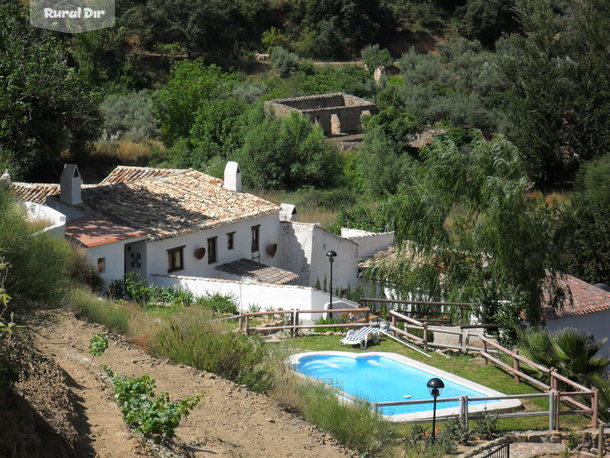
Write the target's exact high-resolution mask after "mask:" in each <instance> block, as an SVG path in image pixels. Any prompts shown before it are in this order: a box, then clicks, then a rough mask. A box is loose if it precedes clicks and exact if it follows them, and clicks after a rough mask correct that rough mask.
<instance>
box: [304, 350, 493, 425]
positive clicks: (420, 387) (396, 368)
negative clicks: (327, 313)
mask: <svg viewBox="0 0 610 458" xmlns="http://www.w3.org/2000/svg"><path fill="white" fill-rule="evenodd" d="M294 368H295V369H296V370H297V371H298V372H300V373H301V374H303V375H306V376H308V377H311V378H314V379H318V380H321V381H323V382H326V383H328V384H330V385H333V386H336V387H337V388H339V389H340V390H342V391H344V392H345V393H348V394H350V395H352V396H355V397H357V398H360V399H366V400H367V401H369V402H394V401H408V400H417V399H431V396H430V393H429V392H428V389H427V387H426V384H427V383H428V380H430V378H432V377H437V376H436V375H434V374H431V373H429V372H426V371H424V370H421V369H416V368H413V367H411V366H408V365H407V364H404V363H401V362H399V361H395V360H394V359H391V358H388V357H386V356H381V355H370V356H359V357H356V358H353V357H349V356H337V355H320V354H317V355H311V356H301V357H300V358H299V360H298V363H297V364H295V365H294ZM440 378H441V379H442V377H440ZM443 382H444V383H445V388H444V389H443V392H442V394H441V398H453V397H458V396H469V397H482V396H485V394H483V393H481V392H479V391H476V390H473V389H471V388H467V387H466V386H463V385H460V384H458V383H455V382H451V381H448V380H446V379H443ZM494 402H497V401H475V402H470V403H469V404H470V405H476V404H492V403H494ZM458 404H459V403H458V402H442V403H439V404H438V408H439V409H445V408H451V407H458ZM379 410H380V411H381V412H382V413H383V414H384V415H400V414H408V413H414V412H422V411H427V410H432V404H416V405H406V406H395V407H394V406H393V407H384V408H380V409H379Z"/></svg>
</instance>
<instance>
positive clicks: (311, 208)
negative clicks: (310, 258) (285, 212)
mask: <svg viewBox="0 0 610 458" xmlns="http://www.w3.org/2000/svg"><path fill="white" fill-rule="evenodd" d="M252 192H253V193H254V194H256V195H257V196H259V197H260V198H262V199H265V200H268V201H270V202H273V203H275V204H278V205H279V204H281V203H287V204H294V205H296V207H297V212H298V214H299V219H298V220H299V221H300V222H302V223H320V225H321V226H322V227H325V228H328V226H329V225H330V224H332V223H334V222H335V221H336V220H337V210H331V209H328V208H324V207H322V206H320V205H318V204H317V202H316V198H315V192H307V191H296V192H290V191H252Z"/></svg>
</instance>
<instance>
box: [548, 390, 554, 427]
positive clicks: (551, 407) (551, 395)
mask: <svg viewBox="0 0 610 458" xmlns="http://www.w3.org/2000/svg"><path fill="white" fill-rule="evenodd" d="M549 431H555V391H554V390H549Z"/></svg>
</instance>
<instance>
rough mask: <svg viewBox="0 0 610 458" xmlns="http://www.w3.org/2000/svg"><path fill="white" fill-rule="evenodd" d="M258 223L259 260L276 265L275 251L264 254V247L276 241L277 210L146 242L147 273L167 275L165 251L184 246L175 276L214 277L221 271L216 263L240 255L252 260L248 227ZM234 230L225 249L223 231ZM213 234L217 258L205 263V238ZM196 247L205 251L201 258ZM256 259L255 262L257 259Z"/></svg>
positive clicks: (277, 236)
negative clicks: (272, 254)
mask: <svg viewBox="0 0 610 458" xmlns="http://www.w3.org/2000/svg"><path fill="white" fill-rule="evenodd" d="M257 224H260V232H259V241H260V243H259V246H260V262H262V263H263V264H268V265H271V266H277V265H278V261H277V259H278V253H276V255H275V257H273V258H272V257H270V256H269V255H267V246H268V245H269V244H271V243H278V242H279V238H280V237H279V224H280V222H279V216H278V214H277V213H274V214H271V215H267V216H263V217H260V218H254V219H250V220H247V221H241V222H238V223H235V224H228V225H223V226H220V227H218V228H213V229H208V230H206V231H204V232H198V233H192V234H185V235H183V236H180V237H175V238H172V239H168V240H160V241H157V242H149V243H148V245H147V257H146V259H147V272H148V275H149V277H150V275H153V274H167V273H168V272H167V269H168V260H167V250H169V249H172V248H177V247H179V246H182V245H185V247H184V251H183V252H184V270H180V271H178V272H175V273H176V274H178V275H186V276H196V277H205V278H218V277H220V276H221V275H222V273H221V272H219V271H217V270H216V269H215V267H216V266H219V265H220V264H225V263H227V262H231V261H236V260H238V259H241V258H247V259H252V253H251V251H250V246H251V245H250V243H251V240H252V234H251V227H252V226H256V225H257ZM229 232H235V236H234V248H233V249H232V250H229V249H227V233H229ZM209 237H217V253H218V261H217V262H216V263H214V264H208V253H207V248H208V245H207V243H208V238H209ZM197 248H205V249H206V253H205V256H204V257H203V259H197V258H196V257H195V250H196V249H197ZM257 261H259V260H258V259H257Z"/></svg>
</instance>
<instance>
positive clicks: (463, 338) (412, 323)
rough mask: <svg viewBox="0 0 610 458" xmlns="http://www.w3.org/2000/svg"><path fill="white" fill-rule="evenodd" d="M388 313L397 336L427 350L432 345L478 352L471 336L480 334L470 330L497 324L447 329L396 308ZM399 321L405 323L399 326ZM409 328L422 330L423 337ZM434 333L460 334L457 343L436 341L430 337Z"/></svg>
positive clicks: (392, 329)
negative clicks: (411, 331) (405, 313)
mask: <svg viewBox="0 0 610 458" xmlns="http://www.w3.org/2000/svg"><path fill="white" fill-rule="evenodd" d="M388 313H389V316H390V320H391V321H390V327H389V330H390V331H392V332H393V333H394V335H395V336H396V335H400V336H401V337H404V338H406V339H407V340H411V341H413V342H415V343H417V344H420V345H422V346H423V347H424V350H426V351H428V350H429V349H430V347H432V348H445V349H452V350H462V351H464V352H466V351H476V352H478V351H480V350H481V348H480V347H475V346H473V345H470V341H471V338H472V337H477V338H478V335H476V334H471V333H470V332H468V330H469V329H472V328H473V327H476V328H483V329H486V328H489V327H495V326H496V325H481V326H478V325H468V326H460V330H459V331H456V330H451V329H447V328H446V327H443V326H433V325H431V324H430V322H428V321H420V320H417V319H415V318H411V317H409V316H406V315H404V314H403V313H400V312H398V311H396V310H390V311H389V312H388ZM399 322H400V323H403V324H402V328H399V327H398V326H397V325H398V323H399ZM409 329H417V330H420V331H422V337H419V336H416V335H414V334H412V333H410V332H409ZM432 333H435V334H447V335H454V336H458V342H457V345H452V344H447V343H440V342H434V341H433V339H431V338H430V336H431V335H432Z"/></svg>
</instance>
